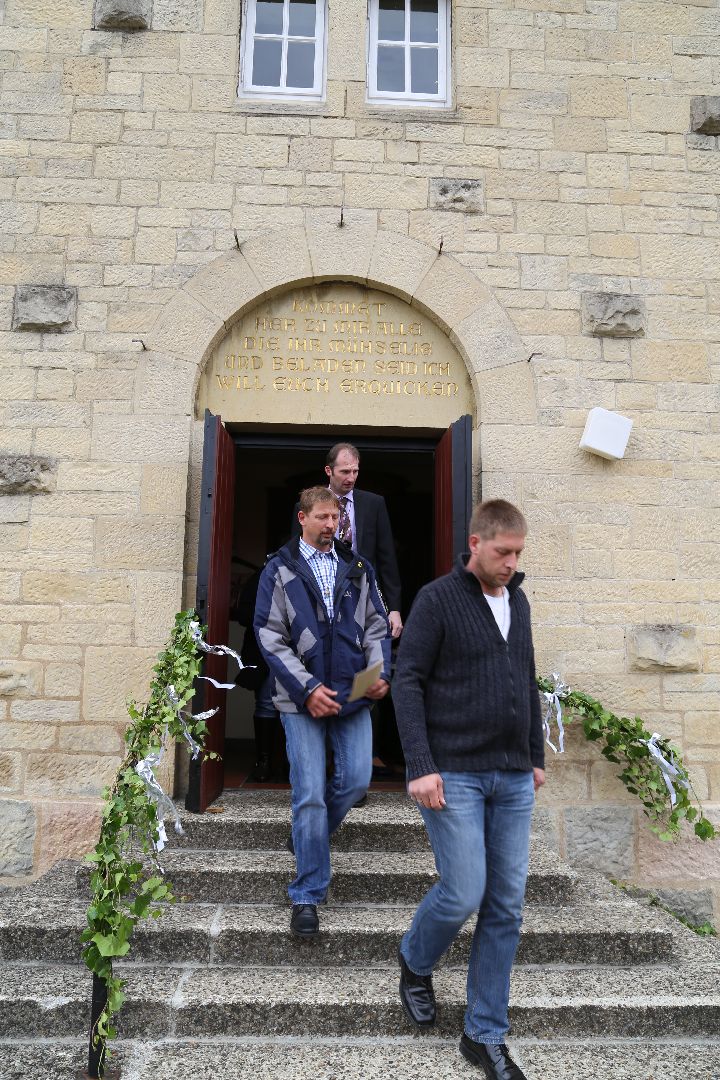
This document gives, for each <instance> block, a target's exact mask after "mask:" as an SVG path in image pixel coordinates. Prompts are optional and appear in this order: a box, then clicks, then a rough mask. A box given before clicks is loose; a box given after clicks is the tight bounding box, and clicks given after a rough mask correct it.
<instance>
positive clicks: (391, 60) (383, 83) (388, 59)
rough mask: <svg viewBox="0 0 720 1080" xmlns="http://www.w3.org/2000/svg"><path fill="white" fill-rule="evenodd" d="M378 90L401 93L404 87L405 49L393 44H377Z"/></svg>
mask: <svg viewBox="0 0 720 1080" xmlns="http://www.w3.org/2000/svg"><path fill="white" fill-rule="evenodd" d="M377 87H378V90H385V91H387V92H389V93H402V92H403V91H404V89H405V50H404V49H401V48H400V49H399V48H396V47H395V46H394V45H379V46H378V66H377Z"/></svg>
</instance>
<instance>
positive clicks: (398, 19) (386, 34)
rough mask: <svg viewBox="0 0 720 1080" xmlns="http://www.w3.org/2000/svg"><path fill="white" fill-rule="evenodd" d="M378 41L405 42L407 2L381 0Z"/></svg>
mask: <svg viewBox="0 0 720 1080" xmlns="http://www.w3.org/2000/svg"><path fill="white" fill-rule="evenodd" d="M378 15H379V18H378V40H380V41H404V39H405V0H379V12H378Z"/></svg>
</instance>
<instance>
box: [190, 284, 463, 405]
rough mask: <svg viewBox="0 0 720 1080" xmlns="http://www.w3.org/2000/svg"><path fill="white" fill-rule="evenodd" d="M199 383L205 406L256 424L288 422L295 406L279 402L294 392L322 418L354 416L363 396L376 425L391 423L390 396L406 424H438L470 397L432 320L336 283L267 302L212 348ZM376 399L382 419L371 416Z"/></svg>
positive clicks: (389, 300) (394, 302) (456, 358)
mask: <svg viewBox="0 0 720 1080" xmlns="http://www.w3.org/2000/svg"><path fill="white" fill-rule="evenodd" d="M203 385H204V386H205V399H204V400H205V401H206V402H207V403H208V407H210V408H211V409H213V410H216V411H219V412H221V414H222V415H224V416H228V417H229V418H230V419H232V418H233V416H234V415H235V410H236V409H237V415H238V416H240V415H242V416H248V415H253V414H254V415H256V416H257V417H258V418H259V419H260V418H266V417H270V416H272V415H274V412H273V410H278V415H279V416H286V415H288V416H292V415H293V414H292V406H291V405H290V404H288V405H281V404H280V402H281V401H288V402H290V401H291V400H297V398H298V396H299V397H302V398H303V399H305V400H307V402H308V404H307V405H306V406H304V407H303V408H304V412H303V415H304V416H305V417H310V416H312V415H314V413H313V410H315V412H316V413H317V415H318V416H319V417H320V416H321V417H322V418H323V419H326V418H327V417H330V416H334V415H337V416H338V417H340V416H343V415H348V416H350V415H352V413H348V410H352V409H355V408H356V406H355V405H354V404H351V402H353V401H356V402H358V404H359V401H360V399H364V400H365V401H367V402H368V403H370V401H373V402H374V403H375V404H374V405H373V406H372V409H373V412H372V416H373V422H375V423H380V422H381V416H382V415H385V416H386V419H390V418H394V414H393V413H392V411H391V412H389V413H388V412H387V410H393V409H396V407H397V406H396V405H391V404H390V402H391V401H393V400H395V401H397V402H398V404H399V402H400V401H403V402H404V404H403V406H402V415H403V416H405V415H407V416H408V417H412V418H413V420H412V422H414V423H418V422H421V421H422V420H426V421H427V422H430V423H432V424H433V425H435V421H436V420H437V421H438V422H440V421H441V417H442V418H444V417H445V415H446V413H447V415H448V416H449V417H450V418H452V416H453V415H459V413H458V410H459V409H460V408H461V407H467V404H466V403H467V402H471V401H472V398H471V397H469V396H468V395H470V394H471V393H472V391H471V389H470V384H469V381H468V378H467V374H466V372H465V367H464V364H463V362H462V360H461V359H460V357H459V356H458V355H457V353H456V352H455V350H454V348H453V347H452V345H451V344H450V342H449V340H448V339H447V337H446V336H445V334H444V333H443V332H442V331H441V330H440V329H439V327H437V326H436V325H435V323H433V322H432V321H431V320H430V319H427V318H424V317H422V316H419V313H418V312H417V311H416V310H415V309H413V308H411V307H410V305H409V304H407V303H406V302H405V301H403V300H399V299H397V298H395V297H393V296H388V295H387V294H383V293H381V292H378V291H376V290H372V289H367V288H363V287H361V286H359V285H351V284H341V283H328V284H326V285H318V286H308V287H301V288H297V289H295V290H292V291H290V292H288V293H287V294H286V295H284V296H275V297H270V298H268V299H266V300H265V301H263V302H262V303H261V304H260V305H259V306H258V307H257V308H255V309H254V310H253V311H250V312H249V313H248V314H247V315H245V316H244V317H243V318H242V319H241V320H240V321H239V322H238V323H236V324H235V326H234V327H233V328H232V329H231V330H230V331H229V332H228V334H227V336H226V337H225V339H224V341H223V343H222V344H221V345H219V346H218V347H217V349H216V350H215V353H214V354H213V359H212V361H211V364H210V365H209V367H208V369H207V371H206V375H205V378H204V383H203ZM241 399H242V400H243V402H244V404H243V405H242V406H240V405H238V406H233V404H232V402H233V401H240V400H241ZM252 399H256V400H257V402H258V404H257V406H252V405H249V404H248V403H249V402H250V401H251V400H252ZM454 399H457V403H456V404H453V401H454ZM276 400H277V402H278V404H277V406H275V405H273V404H272V402H274V401H276ZM443 400H444V401H446V402H447V405H446V406H444V407H443V406H441V401H443ZM261 401H264V404H263V405H261V404H260V402H261ZM312 401H316V402H317V404H316V405H313V404H311V402H312ZM343 401H344V402H345V403H346V404H345V405H344V406H343V404H342V403H343ZM382 401H386V402H387V403H388V404H387V406H386V412H385V414H382V413H381V412H378V411H377V410H378V409H380V407H381V406H380V403H381V402H382ZM323 402H325V404H323ZM433 402H435V404H433ZM470 407H471V408H472V405H470ZM248 409H250V414H248V411H247V410H248ZM338 410H339V411H338ZM343 410H344V411H343ZM438 410H440V411H439V412H438Z"/></svg>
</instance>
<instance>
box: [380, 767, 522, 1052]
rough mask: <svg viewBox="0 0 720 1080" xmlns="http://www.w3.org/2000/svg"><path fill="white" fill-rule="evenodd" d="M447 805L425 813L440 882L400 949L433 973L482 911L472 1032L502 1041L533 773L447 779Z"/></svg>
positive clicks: (472, 983)
mask: <svg viewBox="0 0 720 1080" xmlns="http://www.w3.org/2000/svg"><path fill="white" fill-rule="evenodd" d="M441 775H442V779H443V785H444V788H445V801H446V803H447V805H446V806H445V808H444V809H443V810H426V809H425V807H420V812H421V814H422V816H423V820H424V822H425V827H426V829H427V831H428V836H429V837H430V843H431V845H432V849H433V852H434V855H435V865H436V867H437V871H438V874H439V875H440V881H439V882H437V884H435V885H433V887H432V888H431V889H430V891H429V892H428V893H427V894H426V896H425V897H424V899H423V900H422V901H421V903H420V906H419V907H418V909H417V911H416V912H415V917H414V919H413V921H412V925H411V927H410V929H409V930H408V932H407V934H405V937H404V938H403V940H402V943H401V946H400V948H401V951H402V954H403V957H404V958H405V962H406V963H407V965H408V967H409V968H410V970H411V971H414V972H415V973H416V974H417V975H429V974H430V973H431V972H432V970H433V968H434V966H435V964H436V963H437V961H438V960H439V959H440V957H441V956H442V954H443V953H444V952H445V951H446V950H447V949H448V948H449V947H450V945H451V944H452V942H453V941H454V939H455V937H456V935H457V933H458V931H459V930H460V929H461V927H462V926H463V924H464V923H465V922H466V921H467V919H468V918H469V917H470V916H471V915H472V914H473V913H474V912H478V919H477V924H476V926H475V933H474V935H473V941H472V950H471V953H470V966H469V968H468V977H467V1011H466V1013H465V1032H466V1033H467V1034H468V1035H469V1036H470V1038H471V1039H474V1040H475V1042H482V1043H501V1042H503V1040H504V1038H505V1035H506V1034H507V1031H508V1026H509V1025H508V999H509V997H510V971H511V969H512V966H513V961H514V959H515V952H516V950H517V945H518V941H519V938H520V927H521V925H522V905H523V899H524V896H525V882H526V880H527V871H528V849H529V839H530V818H531V815H532V809H533V804H534V802H535V793H534V784H533V774H532V772H517V771H510V772H504V771H502V770H492V771H488V772H479V773H455V772H451V773H442V774H441Z"/></svg>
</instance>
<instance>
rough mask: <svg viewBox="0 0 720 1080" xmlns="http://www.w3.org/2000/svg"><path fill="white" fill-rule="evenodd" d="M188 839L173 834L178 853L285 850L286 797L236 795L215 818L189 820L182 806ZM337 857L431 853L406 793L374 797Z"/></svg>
mask: <svg viewBox="0 0 720 1080" xmlns="http://www.w3.org/2000/svg"><path fill="white" fill-rule="evenodd" d="M178 810H179V814H180V819H181V821H182V825H183V828H184V830H185V834H186V835H185V836H184V837H180V838H177V839H176V837H175V835H174V834H173V844H172V846H173V848H174V849H175V848H177V847H180V848H183V847H187V848H197V849H199V850H204V851H207V850H208V848H211V849H213V850H226V851H227V850H233V849H235V850H237V849H241V850H252V849H261V850H262V849H264V850H276V851H281V850H283V851H284V850H285V841H286V840H287V838H288V836H289V834H290V801H289V793H288V792H287V791H231V792H225V793H223V795H222V796H221V797H220V798H219V799H218V800H217V801H216V802H215V803H213V805H212V807H211V811H212V813H210V812H208V813H207V814H190V813H188V812H187V811H186V810H185V809H184V807H182V806H181V805H179V804H178ZM332 846H333V848H335V849H336V850H337V851H429V849H430V845H429V843H428V839H427V833H426V832H425V828H424V826H423V823H422V819H421V817H420V815H419V813H418V811H417V808H416V807H415V806H414V804H413V803H412V802H411V801H410V799H408V797H407V796H406V795H405V793H404V792H394V791H393V792H386V793H383V794H380V793H378V792H371V793H370V794H369V795H368V801H367V803H366V805H365V806H361V807H356V808H355V809H353V810H351V811H350V813H349V814H348V815H347V817H346V819H345V821H344V822H343V824H342V825H341V827H340V828H339V829H338V831H337V833H336V834H335V836H334V837H333V839H332Z"/></svg>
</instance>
